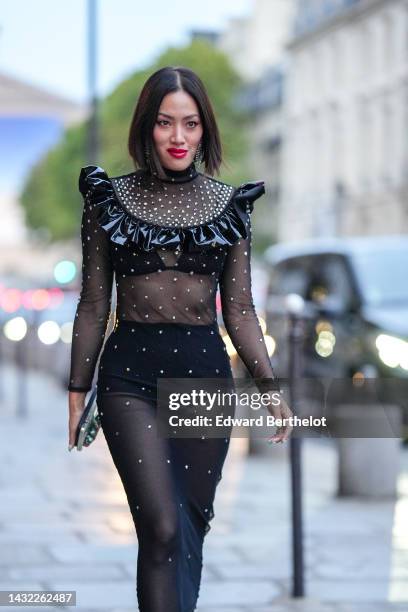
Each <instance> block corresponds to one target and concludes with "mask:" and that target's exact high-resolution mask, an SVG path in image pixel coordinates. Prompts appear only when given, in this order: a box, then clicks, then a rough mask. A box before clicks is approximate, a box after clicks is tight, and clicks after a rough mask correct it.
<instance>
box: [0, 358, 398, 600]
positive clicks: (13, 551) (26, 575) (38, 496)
mask: <svg viewBox="0 0 408 612" xmlns="http://www.w3.org/2000/svg"><path fill="white" fill-rule="evenodd" d="M2 383H3V384H2V385H1V387H2V389H3V391H4V392H3V395H2V397H1V402H0V432H1V447H0V465H1V468H0V499H1V504H0V590H19V589H21V590H22V589H23V590H33V589H36V590H49V589H54V590H63V589H66V590H75V591H76V594H77V606H76V608H66V609H79V610H81V612H85V611H86V612H130V611H133V612H134V611H136V610H137V604H136V590H135V580H136V579H135V575H136V555H137V540H136V536H135V533H134V526H133V523H132V520H131V515H130V512H129V509H128V506H127V500H126V497H125V494H124V491H123V489H122V484H121V482H120V480H119V477H118V475H117V473H116V471H115V469H114V467H113V464H112V460H111V457H110V455H109V451H108V448H107V445H106V442H105V439H104V436H103V433H100V434H99V435H98V437H97V439H96V441H95V442H94V443H93V444H92V446H91V447H90V448H88V449H84V451H82V452H80V453H78V452H77V451H73V452H71V453H69V452H68V450H67V446H68V436H67V414H68V410H67V396H66V394H65V392H64V391H63V390H61V389H60V388H59V387H57V386H56V385H55V383H53V382H52V381H50V380H48V379H47V378H46V377H44V376H40V375H38V374H36V375H34V374H31V375H30V376H29V378H28V385H29V397H30V400H29V406H28V407H27V411H28V415H27V417H26V418H17V417H16V416H15V414H14V412H15V405H16V401H15V391H16V372H15V371H14V370H12V369H10V368H7V369H6V370H3V372H2ZM265 444H266V442H265ZM287 455H288V448H287V447H284V446H282V445H280V446H279V448H277V447H272V448H270V447H268V450H267V454H266V455H263V456H252V455H251V456H250V457H249V458H248V457H247V455H246V441H245V440H244V439H239V438H235V439H233V440H232V442H231V447H230V452H229V455H228V457H227V461H226V464H225V467H224V471H223V478H222V480H221V481H220V484H219V487H218V491H217V497H216V503H215V508H214V509H215V517H214V519H213V521H212V528H211V531H210V532H209V534H208V535H207V537H206V541H205V545H204V560H205V564H204V570H203V582H202V586H201V590H200V599H199V606H198V608H197V612H297V611H299V612H356V611H357V610H358V611H359V612H388V611H390V610H392V611H394V610H395V611H397V610H398V611H402V610H404V611H405V612H408V586H407V577H408V527H407V526H406V525H408V523H407V521H406V516H407V505H408V450H406V449H404V450H401V471H400V476H399V496H398V498H397V499H396V500H383V501H376V502H373V501H364V500H358V499H356V498H338V497H336V486H337V483H336V479H337V463H336V459H337V455H336V451H335V446H334V443H333V442H331V441H322V440H320V441H319V440H312V439H309V440H305V441H304V442H303V447H302V456H303V478H304V482H303V485H304V487H303V488H304V551H305V553H304V554H305V588H306V594H307V596H306V597H304V598H301V599H296V600H295V599H293V598H291V597H290V592H291V578H290V577H291V531H290V496H289V483H290V480H289V478H290V472H289V464H288V460H287V458H288V457H287ZM404 517H405V522H404ZM2 609H4V610H6V609H9V610H15V609H16V608H15V607H14V608H11V607H10V608H6V607H4V608H2ZM18 609H20V608H18ZM30 609H33V610H39V609H43V610H49V609H50V608H49V607H40V606H36V607H30Z"/></svg>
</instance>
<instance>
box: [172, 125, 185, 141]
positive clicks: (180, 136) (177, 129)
mask: <svg viewBox="0 0 408 612" xmlns="http://www.w3.org/2000/svg"><path fill="white" fill-rule="evenodd" d="M171 137H172V140H173V142H176V143H180V142H184V133H183V126H182V125H175V126H174V128H173V133H172V136H171Z"/></svg>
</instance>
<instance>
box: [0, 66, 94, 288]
mask: <svg viewBox="0 0 408 612" xmlns="http://www.w3.org/2000/svg"><path fill="white" fill-rule="evenodd" d="M86 112H87V110H86V108H85V107H84V106H82V105H78V104H76V103H74V102H72V101H70V100H66V99H65V98H62V97H60V96H57V95H55V94H53V93H51V92H49V91H45V90H44V89H42V88H40V87H37V86H34V85H32V84H29V83H25V82H24V81H21V80H19V79H16V78H15V77H11V76H9V75H7V74H4V73H1V74H0V132H1V139H0V157H1V160H2V165H1V169H0V210H1V214H2V221H3V223H2V225H1V228H0V245H1V246H0V260H1V266H0V273H1V274H17V273H18V274H26V275H28V276H31V275H33V274H34V273H37V272H38V269H41V267H42V266H43V265H44V264H46V263H47V254H46V253H45V251H44V249H43V248H41V247H38V245H37V246H35V245H34V243H31V241H30V233H29V231H28V230H27V228H26V225H25V219H24V213H23V210H22V208H21V206H20V202H19V199H20V193H21V189H22V187H23V184H24V181H25V179H26V177H27V176H28V174H29V172H30V171H31V170H32V168H33V167H34V165H35V163H36V162H37V161H38V160H39V159H40V158H41V157H42V156H43V155H45V153H46V152H47V150H49V149H50V148H51V147H52V146H54V145H55V144H56V143H57V142H58V140H59V139H60V138H61V137H62V136H63V133H64V130H65V129H66V128H67V127H68V126H70V125H72V124H74V123H77V122H79V121H81V120H83V119H84V118H85V116H86ZM37 251H38V252H37Z"/></svg>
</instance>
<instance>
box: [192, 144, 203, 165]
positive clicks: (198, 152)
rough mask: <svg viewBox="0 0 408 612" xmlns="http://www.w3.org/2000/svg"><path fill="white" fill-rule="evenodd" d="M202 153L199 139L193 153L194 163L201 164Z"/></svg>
mask: <svg viewBox="0 0 408 612" xmlns="http://www.w3.org/2000/svg"><path fill="white" fill-rule="evenodd" d="M202 154H203V152H202V147H201V140H200V142H199V143H198V146H197V149H196V152H195V155H194V162H195V163H196V164H201V162H202Z"/></svg>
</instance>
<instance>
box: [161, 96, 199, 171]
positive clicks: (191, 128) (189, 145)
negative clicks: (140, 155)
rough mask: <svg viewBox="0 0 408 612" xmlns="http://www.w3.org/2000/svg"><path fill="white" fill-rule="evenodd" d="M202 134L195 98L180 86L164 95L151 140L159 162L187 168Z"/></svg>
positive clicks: (168, 165)
mask: <svg viewBox="0 0 408 612" xmlns="http://www.w3.org/2000/svg"><path fill="white" fill-rule="evenodd" d="M202 135H203V127H202V124H201V119H200V114H199V111H198V106H197V104H196V102H195V100H194V98H192V97H191V96H190V94H188V93H187V92H185V91H182V90H179V91H175V92H173V93H169V94H167V95H166V96H164V98H163V100H162V102H161V105H160V108H159V112H158V114H157V119H156V124H155V126H154V129H153V142H154V145H155V147H156V151H157V154H158V156H159V158H160V162H161V164H162V166H164V167H165V168H170V169H171V170H184V169H185V168H187V167H188V166H189V165H190V164H191V162H192V161H193V160H194V155H195V152H196V149H197V146H198V143H199V142H200V140H201V136H202Z"/></svg>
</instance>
